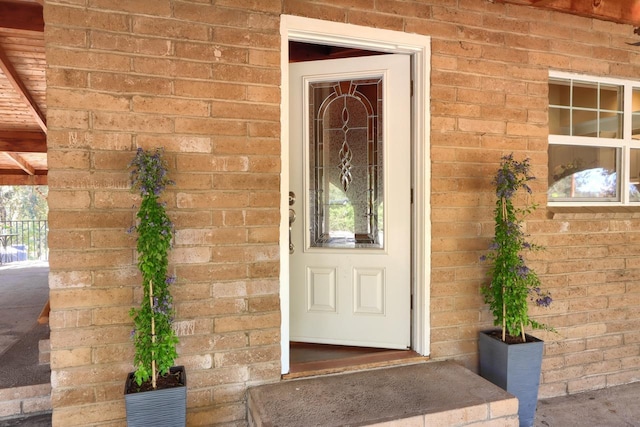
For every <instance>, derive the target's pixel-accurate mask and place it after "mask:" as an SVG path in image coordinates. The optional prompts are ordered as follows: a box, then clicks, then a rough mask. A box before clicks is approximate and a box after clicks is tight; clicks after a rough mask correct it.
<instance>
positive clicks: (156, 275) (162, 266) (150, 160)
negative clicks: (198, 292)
mask: <svg viewBox="0 0 640 427" xmlns="http://www.w3.org/2000/svg"><path fill="white" fill-rule="evenodd" d="M130 166H131V167H133V170H132V172H131V183H132V187H133V188H134V189H138V190H139V191H140V195H141V197H142V200H141V203H140V208H139V210H138V213H137V219H138V221H137V224H136V225H135V226H133V227H132V228H131V230H132V231H135V232H136V234H137V241H136V249H137V252H138V269H139V270H140V273H141V274H142V285H143V289H144V296H143V298H142V302H141V304H140V307H139V308H138V309H135V308H133V309H131V312H130V315H131V317H133V322H134V325H135V329H134V330H133V332H132V337H133V340H134V345H135V350H136V351H135V356H134V365H135V367H136V372H135V380H136V382H137V383H138V385H140V384H142V383H143V382H145V381H148V380H150V379H151V377H152V375H153V371H154V368H153V364H154V361H155V365H156V369H157V371H158V372H157V373H159V374H160V375H164V374H166V373H168V372H169V368H171V366H173V363H174V360H175V358H176V357H177V356H178V355H177V351H176V345H177V343H178V338H177V336H176V334H175V332H174V330H173V328H172V325H171V324H172V321H173V317H174V310H173V299H172V297H171V293H170V291H169V287H170V285H171V284H172V283H173V281H174V280H175V279H174V278H173V277H169V276H167V270H168V265H169V258H168V252H169V250H170V249H171V241H172V238H173V224H172V223H171V220H170V219H169V216H168V215H167V212H166V208H165V204H164V203H162V202H160V201H159V197H160V196H161V194H162V192H163V190H164V189H165V187H166V185H169V184H172V183H173V182H172V181H171V180H169V179H168V177H167V166H166V163H165V162H164V160H163V158H162V150H160V149H156V150H155V151H154V152H147V151H144V150H142V149H138V151H137V152H136V157H135V158H134V160H133V161H132V162H131V164H130Z"/></svg>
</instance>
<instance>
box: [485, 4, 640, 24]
mask: <svg viewBox="0 0 640 427" xmlns="http://www.w3.org/2000/svg"><path fill="white" fill-rule="evenodd" d="M489 1H495V2H496V3H511V4H519V5H529V6H533V7H537V8H540V9H548V10H555V11H558V12H565V13H569V14H571V15H579V16H585V17H588V18H595V19H602V20H605V21H613V22H617V23H620V24H631V25H634V26H639V25H640V16H637V15H638V12H637V11H636V10H637V9H638V7H639V6H638V4H637V1H636V0H615V1H613V0H489Z"/></svg>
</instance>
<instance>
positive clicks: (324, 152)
mask: <svg viewBox="0 0 640 427" xmlns="http://www.w3.org/2000/svg"><path fill="white" fill-rule="evenodd" d="M308 90H309V103H310V105H309V114H310V121H309V123H310V127H311V129H309V131H310V135H311V138H310V147H309V175H310V185H309V195H310V198H309V199H310V215H311V221H310V237H311V247H331V248H350V247H359V248H367V247H369V248H382V247H383V228H384V227H383V168H382V165H383V158H382V151H383V150H382V142H383V141H382V117H381V111H382V78H381V77H380V78H365V79H356V80H342V81H330V82H312V83H309V87H308Z"/></svg>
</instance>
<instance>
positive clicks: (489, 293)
mask: <svg viewBox="0 0 640 427" xmlns="http://www.w3.org/2000/svg"><path fill="white" fill-rule="evenodd" d="M529 171H530V164H529V160H528V159H525V160H524V161H522V162H518V161H516V160H514V159H513V155H508V156H504V157H503V158H502V162H501V165H500V169H498V172H497V174H496V176H495V178H494V180H493V183H494V185H495V186H496V196H497V201H496V206H495V209H494V219H495V235H494V238H493V241H492V243H491V246H490V247H489V253H488V254H487V255H485V256H483V257H482V259H483V260H488V261H490V262H491V267H490V268H489V277H490V278H491V280H490V282H489V283H487V284H485V285H483V286H482V294H483V296H484V301H485V303H487V304H489V308H490V310H491V312H492V313H493V317H494V325H495V326H501V327H502V328H503V329H505V330H506V333H507V334H508V335H511V336H522V337H523V339H524V328H525V327H526V326H531V327H533V328H544V329H550V328H548V327H547V326H546V325H542V324H540V323H538V322H536V321H534V320H533V319H531V318H530V317H529V305H528V301H529V300H531V301H533V302H534V303H535V304H537V305H540V306H545V307H546V306H548V305H549V304H551V295H550V294H549V293H546V292H542V291H541V290H540V279H539V278H538V276H537V274H536V273H535V272H534V271H533V270H531V269H530V268H529V267H528V266H527V265H526V262H525V258H524V256H523V252H526V251H533V250H540V249H542V248H541V247H540V246H537V245H533V244H530V243H528V242H527V240H526V237H527V236H526V235H525V233H524V231H523V230H522V226H523V218H524V216H526V215H527V214H529V213H531V212H533V211H534V210H535V208H536V206H535V205H527V206H525V207H523V208H520V209H518V208H516V207H515V206H514V204H513V197H514V196H515V195H516V194H517V193H518V191H520V190H525V191H527V192H528V193H531V188H529V186H528V184H527V183H528V182H529V181H531V180H533V179H535V177H533V176H532V175H530V174H529Z"/></svg>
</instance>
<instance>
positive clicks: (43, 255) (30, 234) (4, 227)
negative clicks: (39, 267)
mask: <svg viewBox="0 0 640 427" xmlns="http://www.w3.org/2000/svg"><path fill="white" fill-rule="evenodd" d="M48 234H49V226H48V222H47V221H46V220H38V221H0V264H2V263H8V262H16V261H33V260H39V261H48V260H49V246H48V244H47V236H48Z"/></svg>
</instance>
